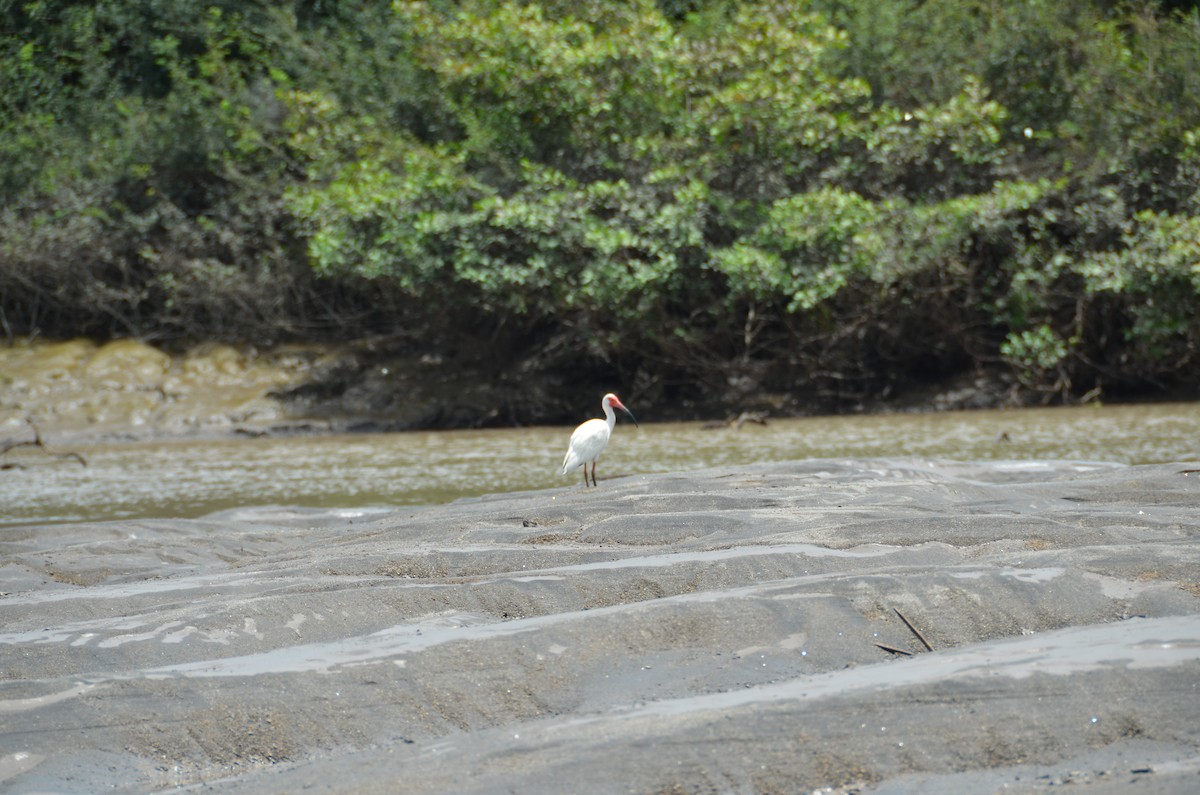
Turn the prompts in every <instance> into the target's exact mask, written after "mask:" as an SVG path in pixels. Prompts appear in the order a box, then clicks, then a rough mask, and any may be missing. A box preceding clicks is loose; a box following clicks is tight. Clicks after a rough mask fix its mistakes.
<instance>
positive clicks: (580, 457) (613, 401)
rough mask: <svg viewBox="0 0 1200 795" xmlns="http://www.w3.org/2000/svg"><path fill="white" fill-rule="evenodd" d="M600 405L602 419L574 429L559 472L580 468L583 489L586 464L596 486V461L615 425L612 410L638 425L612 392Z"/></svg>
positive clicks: (615, 418)
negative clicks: (624, 414) (620, 412)
mask: <svg viewBox="0 0 1200 795" xmlns="http://www.w3.org/2000/svg"><path fill="white" fill-rule="evenodd" d="M600 405H602V406H604V419H599V418H597V419H594V420H588V421H587V422H585V423H583V424H582V425H580V426H579V427H578V428H576V429H575V432H574V433H572V434H571V443H570V444H569V445H568V446H567V455H566V457H565V458H563V464H562V471H561V472H559V474H560V475H565V474H567V473H568V472H570V471H571V470H573V469H575V467H578V466H582V467H583V486H584V488H587V485H588V468H587V465H588V464H591V465H592V485H593V486H595V485H597V484H596V461H597V459H599V458H600V454H601V453H603V452H604V448H605V447H607V446H608V437H609V436H611V435H612V430H613V426H615V425H616V424H617V415H616V414H614V413H613V408H614V407H615V408H618V409H620V410H621V411H623V412H625V413H626V414H627V415H628V416H629V419H631V420H633V424H634V425H637V424H638V421H637V418H636V417H634V416H633V412H632V411H630V410H629V409H627V408H625V406H624V405H622V403H621V401H620V399H619V398H618V397H617V396H616V395H614V394H613V393H612V392H609V393H608V394H607V395H605V396H604V399H603V400H601V401H600Z"/></svg>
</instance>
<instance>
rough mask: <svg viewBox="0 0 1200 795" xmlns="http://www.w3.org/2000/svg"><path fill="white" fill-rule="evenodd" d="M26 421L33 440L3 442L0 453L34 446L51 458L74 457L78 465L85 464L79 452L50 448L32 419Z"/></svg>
mask: <svg viewBox="0 0 1200 795" xmlns="http://www.w3.org/2000/svg"><path fill="white" fill-rule="evenodd" d="M27 422H29V427H30V428H32V429H33V440H32V441H29V440H25V441H19V442H13V441H8V442H4V444H3V446H0V455H4V454H5V453H7V452H8V451H10V450H15V449H16V448H18V447H36V448H37V449H39V450H41V451H42V452H43V453H45V454H46V455H48V456H50V457H51V458H74V459H75V460H76V461H78V462H79V464H80V466H87V461H86V460H85V459H84V457H83V456H81V455H80V454H79V453H75V452H66V453H60V452H58V451H56V450H51V449H50V447H49V445H47V444H46V443H45V442H44V441H42V432H41V431H39V430H38V427H37V426H36V425H34V424H33V422H32V421H27Z"/></svg>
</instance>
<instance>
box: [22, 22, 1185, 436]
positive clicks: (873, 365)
mask: <svg viewBox="0 0 1200 795" xmlns="http://www.w3.org/2000/svg"><path fill="white" fill-rule="evenodd" d="M1198 5H1200V4H1197V3H1194V2H1117V1H1115V0H1014V2H993V1H992V0H956V1H952V0H923V1H922V0H888V1H886V2H877V1H876V0H809V1H807V2H734V1H733V0H659V2H653V1H652V0H633V1H632V2H625V1H624V0H621V1H618V0H569V1H568V0H541V1H540V2H520V1H518V0H507V1H503V2H502V1H500V0H461V1H459V2H454V1H452V0H429V1H428V2H409V1H408V0H396V2H393V3H390V4H389V3H370V2H351V1H350V0H293V1H292V2H282V3H276V2H266V0H95V2H89V3H76V2H70V0H4V1H3V2H0V30H2V32H3V38H2V41H0V47H2V48H3V51H2V52H0V197H2V200H0V326H2V329H3V332H4V333H5V334H6V335H7V336H8V337H9V338H10V339H11V338H17V337H29V336H43V337H52V338H68V337H73V336H87V337H91V338H95V339H111V338H119V337H136V338H139V339H143V340H150V341H153V342H155V343H156V344H160V345H164V346H171V345H181V344H185V343H188V342H194V341H203V340H209V341H221V342H232V343H246V344H254V345H259V346H263V345H270V344H273V343H283V342H293V341H333V342H337V341H348V340H361V339H371V340H374V341H376V342H375V343H374V344H377V345H379V346H383V347H386V348H387V349H389V350H391V351H408V352H411V353H413V354H419V355H420V356H423V357H425V359H426V360H427V361H430V360H437V361H443V362H447V363H449V365H450V366H453V367H455V368H458V369H459V371H460V372H461V371H462V370H470V371H473V372H476V373H478V374H480V376H481V377H485V378H490V379H494V380H495V381H496V383H507V384H511V385H513V386H514V387H515V386H518V385H520V384H521V383H523V382H529V381H536V380H538V379H541V380H542V381H543V382H548V383H553V384H560V385H569V389H572V390H582V393H583V394H584V395H587V396H588V401H591V398H592V397H593V396H594V395H593V393H595V394H598V393H597V392H596V389H600V391H604V389H605V388H613V387H619V388H621V389H623V390H625V392H623V394H626V393H636V394H637V395H638V396H639V402H640V403H643V404H645V403H648V402H652V401H659V402H662V403H668V402H675V403H678V404H679V405H684V404H689V403H706V404H709V405H728V406H736V405H740V404H742V403H744V402H746V401H752V400H755V399H758V397H757V396H762V395H795V394H800V393H802V394H803V395H805V396H806V398H805V406H806V407H808V408H813V409H825V410H839V409H845V408H847V407H850V406H855V405H860V404H864V403H870V402H873V401H874V402H877V401H887V400H890V399H892V398H894V397H895V396H898V395H902V394H906V393H910V392H912V391H914V390H917V389H919V388H921V387H923V386H927V385H930V384H938V383H944V382H946V381H948V380H950V379H954V378H963V377H969V378H984V379H987V380H989V381H990V382H991V383H995V384H1000V385H1002V386H1003V394H1004V395H1005V397H1006V399H1015V400H1021V401H1079V400H1089V399H1094V398H1097V397H1101V398H1119V397H1128V396H1135V395H1136V396H1145V395H1167V394H1174V395H1179V394H1187V395H1190V396H1195V395H1196V394H1197V390H1198V387H1200V361H1198V357H1200V10H1198V8H1197V6H1198ZM547 380H548V381H547ZM576 405H579V404H578V403H577V404H576ZM587 405H591V403H590V402H588V403H587ZM504 417H505V418H506V419H507V420H513V421H519V420H527V419H536V417H523V416H515V417H514V416H511V415H504Z"/></svg>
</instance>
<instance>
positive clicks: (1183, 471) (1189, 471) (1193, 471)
mask: <svg viewBox="0 0 1200 795" xmlns="http://www.w3.org/2000/svg"><path fill="white" fill-rule="evenodd" d="M1197 472H1200V469H1181V470H1179V474H1181V475H1183V476H1184V477H1187V476H1188V475H1194V474H1196V473H1197Z"/></svg>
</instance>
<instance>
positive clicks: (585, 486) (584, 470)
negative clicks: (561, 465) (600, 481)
mask: <svg viewBox="0 0 1200 795" xmlns="http://www.w3.org/2000/svg"><path fill="white" fill-rule="evenodd" d="M583 487H584V488H585V489H586V488H587V487H588V482H587V464H584V465H583Z"/></svg>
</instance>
